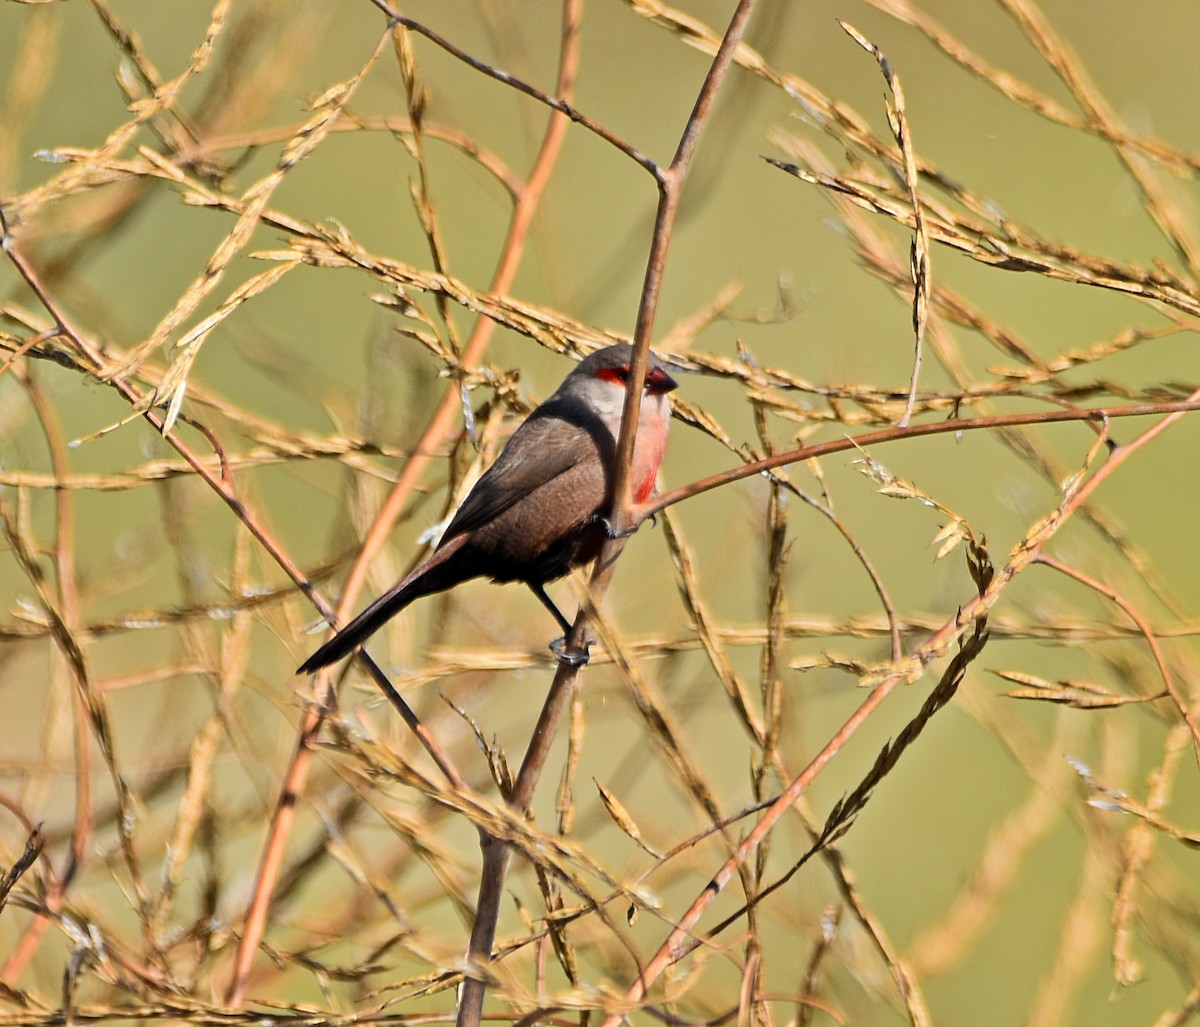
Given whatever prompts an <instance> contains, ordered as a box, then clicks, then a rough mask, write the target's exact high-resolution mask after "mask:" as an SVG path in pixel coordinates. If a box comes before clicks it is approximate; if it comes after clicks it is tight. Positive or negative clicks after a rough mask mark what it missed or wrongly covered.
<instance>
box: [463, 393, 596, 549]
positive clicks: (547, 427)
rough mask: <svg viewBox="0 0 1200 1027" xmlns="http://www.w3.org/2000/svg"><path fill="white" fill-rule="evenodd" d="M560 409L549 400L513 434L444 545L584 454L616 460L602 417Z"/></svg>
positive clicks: (496, 515) (585, 456)
mask: <svg viewBox="0 0 1200 1027" xmlns="http://www.w3.org/2000/svg"><path fill="white" fill-rule="evenodd" d="M556 408H557V404H555V403H554V402H553V401H551V402H547V403H546V404H544V405H543V406H541V407H539V408H538V409H537V410H535V411H534V412H533V413H532V414H530V415H529V418H528V419H527V420H526V421H525V423H524V424H522V425H521V426H520V427H519V428H518V429H517V430H516V431H515V432H514V433H513V437H512V438H511V439H509V440H508V444H507V445H506V446H505V447H504V450H503V451H502V452H501V453H500V456H498V457H497V458H496V462H495V463H494V464H492V466H491V467H489V468H488V469H487V471H485V472H484V474H483V476H482V477H481V478H480V479H479V481H477V482H476V483H475V487H474V488H473V489H471V491H470V493H469V494H468V495H467V498H466V499H464V500H463V503H462V506H460V507H459V508H458V512H457V513H455V515H454V518H453V520H451V521H450V525H449V526H448V527H447V528H446V531H445V534H443V535H442V541H441V542H440V543H439V545H445V544H446V542H447V541H448V540H449V539H451V538H453V537H454V536H455V535H460V534H462V533H463V532H466V531H473V530H474V529H476V528H478V527H479V526H480V525H482V524H487V523H488V522H489V521H491V520H493V519H494V518H495V517H498V516H499V515H500V514H502V513H503V512H504V511H505V510H507V509H508V508H509V507H510V506H512V505H513V503H515V502H517V501H518V500H519V499H521V498H523V497H524V496H527V495H529V494H530V493H531V492H533V491H534V490H535V489H538V488H540V487H541V486H542V485H545V484H546V483H547V482H550V481H553V480H554V479H555V478H557V477H558V476H559V475H560V474H563V473H564V472H566V471H568V470H570V469H571V468H572V467H574V466H575V465H576V464H577V463H578V462H579V461H580V460H581V459H584V458H591V459H600V460H601V461H603V462H604V465H605V466H607V465H608V464H611V462H612V455H611V451H612V449H613V441H612V437H611V435H609V433H608V430H607V429H606V428H605V427H604V425H603V424H602V423H601V422H600V421H599V419H596V420H595V421H594V422H592V421H590V420H588V421H585V422H584V423H582V424H579V423H574V422H575V421H576V420H577V419H578V418H577V417H572V419H571V420H567V419H565V418H564V417H563V416H561V411H559V410H558V409H556ZM603 500H604V497H603V496H602V495H601V496H598V497H597V506H599V505H600V504H601V503H602V502H603ZM592 512H593V511H591V510H589V511H587V513H588V514H590V513H592ZM585 516H586V514H585Z"/></svg>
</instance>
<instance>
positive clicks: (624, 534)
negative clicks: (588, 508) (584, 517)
mask: <svg viewBox="0 0 1200 1027" xmlns="http://www.w3.org/2000/svg"><path fill="white" fill-rule="evenodd" d="M588 520H589V521H591V522H592V523H593V524H601V525H603V526H604V534H605V535H607V536H608V537H609V538H629V537H630V536H631V535H635V534H637V526H636V525H634V526H633V527H632V528H626V529H625V530H624V531H617V529H616V528H615V527H614V526H613V522H612V521H610V520H609V519H608V518H607V517H604V516H602V515H601V514H592V516H591V517H589V518H588Z"/></svg>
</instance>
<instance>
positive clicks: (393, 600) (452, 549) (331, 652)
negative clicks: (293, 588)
mask: <svg viewBox="0 0 1200 1027" xmlns="http://www.w3.org/2000/svg"><path fill="white" fill-rule="evenodd" d="M468 537H469V536H468V535H457V536H455V537H454V538H452V539H450V540H449V541H448V542H447V543H446V544H445V545H443V546H441V547H440V548H438V549H437V550H435V551H434V553H433V555H432V556H431V557H430V558H429V559H428V560H426V561H425V562H424V563H423V564H421V566H420V567H417V568H416V569H415V570H414V571H413V572H412V573H411V574H409V575H408V576H407V577H406V578H402V579H401V580H400V581H398V582H396V584H395V585H393V586H392V587H391V588H389V589H388V590H387V591H386V592H384V593H383V595H381V596H380V597H379V598H378V599H376V600H375V602H373V603H372V604H371V605H370V606H368V607H367V608H366V609H365V610H363V612H362V613H360V614H359V615H358V616H357V617H355V618H354V620H352V621H351V622H350V623H349V624H347V625H346V626H345V627H344V628H342V629H341V630H340V631H338V632H337V633H336V634H334V636H333V638H331V639H330V640H329V641H328V642H326V643H325V644H324V645H323V646H321V648H320V649H318V650H317V651H316V652H315V653H313V654H312V656H310V657H309V658H308V659H307V660H305V661H304V662H303V663H302V664H300V667H299V669H297V671H296V673H297V674H312V673H314V672H315V671H318V670H320V669H321V668H322V667H328V666H329V665H330V664H331V663H336V662H337V661H338V660H340V659H341V658H342V657H343V656H349V655H350V653H352V652H353V651H354V650H355V649H357V648H358V647H359V646H360V645H362V644H363V643H364V642H365V641H366V640H367V639H368V638H370V637H371V636H372V635H373V634H375V632H376V631H378V630H379V629H380V628H381V627H383V626H384V624H386V623H387V622H388V621H389V620H391V619H392V618H393V617H394V616H396V614H398V613H399V612H400V611H401V610H403V609H404V608H405V607H406V606H407V605H408V604H409V603H411V602H412V601H413V600H414V599H420V598H421V596H427V595H430V594H431V593H433V592H441V591H442V590H443V589H447V588H449V587H450V586H451V585H457V584H458V583H459V582H460V581H465V580H466V579H467V578H470V577H474V575H472V574H463V573H462V569H461V567H460V566H458V561H456V560H452V559H451V558H452V557H453V556H454V555H455V554H456V553H457V552H458V551H459V549H461V548H462V545H463V543H465V542H466V541H467V538H468Z"/></svg>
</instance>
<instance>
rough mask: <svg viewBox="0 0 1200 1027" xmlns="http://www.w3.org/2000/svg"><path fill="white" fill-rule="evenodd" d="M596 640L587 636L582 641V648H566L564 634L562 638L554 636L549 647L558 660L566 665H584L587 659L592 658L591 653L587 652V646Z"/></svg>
mask: <svg viewBox="0 0 1200 1027" xmlns="http://www.w3.org/2000/svg"><path fill="white" fill-rule="evenodd" d="M595 642H596V640H595V639H594V638H589V639H588V640H587V641H586V642H584V643H583V648H582V649H568V648H567V638H566V636H565V635H564V636H563V637H562V638H556V639H555V640H554V641H553V642H551V643H550V645H549V647H548V648H549V649H550V651H551V652H552V653H554V655H555V656H556V657H557V658H558V662H559V663H562V664H565V665H566V666H568V667H586V666H587V662H588V660H590V659H591V658H592V654H591V653H590V652H588V647H589V646H592V645H594V644H595Z"/></svg>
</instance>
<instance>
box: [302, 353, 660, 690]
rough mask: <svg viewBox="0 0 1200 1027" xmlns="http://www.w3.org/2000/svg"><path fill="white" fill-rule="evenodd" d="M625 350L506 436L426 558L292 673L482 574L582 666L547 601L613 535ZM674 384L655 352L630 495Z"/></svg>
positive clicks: (651, 471) (586, 370) (603, 357)
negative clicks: (541, 608) (512, 584)
mask: <svg viewBox="0 0 1200 1027" xmlns="http://www.w3.org/2000/svg"><path fill="white" fill-rule="evenodd" d="M632 355H633V349H632V347H631V346H629V345H628V344H624V345H618V346H607V347H605V348H604V349H601V350H597V351H596V352H595V353H592V354H591V355H590V356H588V357H586V358H585V359H584V360H582V361H580V363H579V364H578V366H576V367H575V369H574V370H573V371H572V372H571V373H570V374H568V375H567V377H566V378H565V379H563V382H562V384H561V385H560V386H559V387H558V389H557V390H556V391H555V393H554V395H552V396H551V397H550V398H549V399H548V400H546V402H545V403H543V404H542V405H541V406H539V407H538V408H537V409H536V410H534V411H533V413H531V414H530V415H529V417H528V418H526V420H525V422H524V423H523V424H522V425H521V426H520V427H519V428H518V429H517V430H516V431H515V432H514V433H513V436H512V438H511V439H509V440H508V444H507V445H506V446H505V447H504V449H503V451H502V452H501V453H500V455H499V456H498V457H497V458H496V462H495V463H494V464H492V466H491V467H489V468H488V469H487V471H486V472H485V473H484V474H483V476H482V477H480V479H479V481H477V482H476V483H475V487H474V488H473V489H471V491H470V493H469V494H468V495H467V498H466V499H465V500H463V504H462V506H460V507H459V508H458V511H457V512H456V513H455V515H454V517H453V519H452V520H451V521H450V525H449V527H447V528H446V531H445V533H444V534H443V535H442V539H441V541H440V542H439V543H438V544H437V548H436V549H434V551H433V553H432V554H430V556H429V559H428V560H426V561H425V562H424V563H422V564H421V565H420V566H419V567H417V568H416V569H415V570H414V571H413V572H412V573H411V574H409V575H408V576H407V577H404V578H402V579H401V580H400V581H398V582H397V583H396V584H395V585H393V586H392V587H391V588H390V589H389V590H388V591H387V592H385V593H384V594H383V595H381V596H380V597H379V598H378V599H376V600H375V602H373V603H372V604H371V605H370V606H368V607H367V608H366V609H365V610H363V612H362V613H360V614H359V615H358V616H357V617H355V618H354V619H353V620H352V621H351V622H350V623H349V624H347V625H346V626H345V627H344V628H342V629H341V630H340V631H338V632H337V633H336V634H334V636H333V637H332V638H331V639H330V640H329V641H328V642H326V643H325V644H324V645H323V646H321V648H320V649H318V650H317V651H316V652H315V653H313V654H312V656H310V657H309V658H308V659H307V660H305V661H304V663H303V664H302V665H301V666H300V669H299V670H298V671H297V672H296V673H298V674H309V673H312V672H313V671H316V670H319V669H320V668H321V667H326V666H328V665H329V664H331V663H334V662H335V661H337V660H340V659H341V658H342V657H343V656H347V655H349V653H351V652H352V651H353V650H355V649H357V648H358V647H359V646H360V645H362V643H363V642H364V641H366V639H367V638H368V637H369V636H370V635H372V634H374V632H376V631H378V630H379V629H380V628H381V627H382V626H383V625H384V623H385V622H387V621H388V620H390V619H391V618H392V617H394V616H395V615H396V614H397V613H399V612H400V611H401V610H403V609H404V608H405V607H406V606H408V604H409V603H411V602H412V601H413V600H414V599H419V598H420V597H421V596H427V595H431V594H432V593H434V592H441V591H444V590H445V589H448V588H453V587H454V586H455V585H457V584H458V583H459V582H461V581H467V580H469V579H471V578H479V577H484V576H487V577H489V578H491V579H492V580H493V581H497V582H505V581H523V582H525V584H526V585H528V586H529V588H530V589H531V590H532V591H533V594H534V595H536V596H537V597H538V599H540V600H541V601H542V603H543V604H545V606H546V609H548V610H549V611H550V612H551V613H552V614H553V615H554V619H555V620H557V621H558V623H559V626H560V627H561V628H562V629H563V632H564V638H563V639H556V640H555V642H552V643H551V645H550V648H551V649H552V650H553V651H554V652H555V654H556V655H557V656H558V657H559V659H560V660H563V661H564V662H566V663H571V664H581V663H586V662H587V651H586V648H585V649H584V650H583V651H582V652H568V651H567V650H566V648H565V644H564V642H565V635H567V634H570V630H571V624H570V622H569V621H568V620H567V619H566V617H564V616H563V615H562V614H561V613H560V612H559V610H558V608H557V607H556V606H555V605H554V603H553V602H551V600H550V597H549V596H548V595H546V589H545V585H546V582H548V581H555V580H557V579H558V578H561V577H562V576H563V575H564V574H566V573H567V571H568V570H570V569H571V568H572V567H580V566H583V565H584V564H587V563H588V562H590V561H591V560H594V559H595V558H596V556H597V555H599V552H600V549H601V547H602V546H603V544H604V540H605V539H606V538H607V537H609V535H610V534H611V533H612V529H611V526H610V524H609V521H608V518H609V516H610V514H611V510H612V502H613V495H612V489H613V477H614V473H613V472H614V463H615V459H616V452H617V436H618V434H619V432H620V430H621V411H622V409H623V408H624V405H625V394H626V389H627V387H628V385H629V365H630V360H631V358H632ZM675 387H676V382H675V379H673V378H672V377H671V376H670V375H669V374H667V372H666V370H665V368H664V367H663V364H662V361H661V360H659V358H658V357H657V356H655V355H654V354H653V353H651V354H650V362H649V365H648V367H647V373H646V380H645V385H644V386H643V389H642V407H641V412H640V414H639V417H638V433H637V439H636V441H635V443H634V448H633V498H634V502H637V503H643V502H645V501H646V500H647V499H649V498H650V495H651V493H652V492H653V491H654V483H655V481H656V479H657V477H658V468H659V465H660V464H661V463H662V458H663V453H664V452H665V450H666V447H667V429H668V427H669V425H670V422H671V400H670V397H669V395H668V393H670V392H671V391H672V390H673V389H674V388H675Z"/></svg>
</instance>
